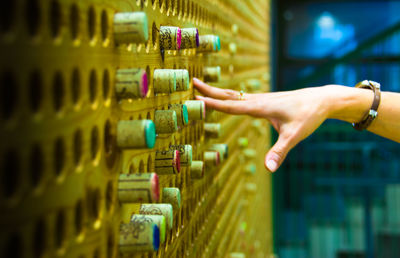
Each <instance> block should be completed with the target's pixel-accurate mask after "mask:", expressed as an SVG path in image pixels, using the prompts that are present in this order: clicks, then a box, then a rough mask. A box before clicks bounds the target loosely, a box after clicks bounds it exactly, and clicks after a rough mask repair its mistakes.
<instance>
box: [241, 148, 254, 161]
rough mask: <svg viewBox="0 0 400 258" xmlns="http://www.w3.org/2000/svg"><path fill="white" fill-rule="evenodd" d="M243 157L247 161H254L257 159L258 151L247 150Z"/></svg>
mask: <svg viewBox="0 0 400 258" xmlns="http://www.w3.org/2000/svg"><path fill="white" fill-rule="evenodd" d="M243 155H244V157H245V158H246V159H254V158H255V157H257V151H256V150H255V149H249V148H248V149H245V150H244V151H243Z"/></svg>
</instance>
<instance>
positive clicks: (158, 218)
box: [131, 214, 166, 243]
mask: <svg viewBox="0 0 400 258" xmlns="http://www.w3.org/2000/svg"><path fill="white" fill-rule="evenodd" d="M131 221H139V222H140V221H151V222H153V223H154V224H156V225H157V227H158V228H159V230H160V234H159V237H160V242H161V243H164V242H165V231H166V222H165V217H164V216H163V215H142V214H133V215H132V217H131Z"/></svg>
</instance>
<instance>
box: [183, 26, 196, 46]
mask: <svg viewBox="0 0 400 258" xmlns="http://www.w3.org/2000/svg"><path fill="white" fill-rule="evenodd" d="M199 44H200V42H199V30H198V29H197V28H185V29H182V44H181V49H187V48H197V47H198V46H199Z"/></svg>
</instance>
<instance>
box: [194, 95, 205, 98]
mask: <svg viewBox="0 0 400 258" xmlns="http://www.w3.org/2000/svg"><path fill="white" fill-rule="evenodd" d="M196 98H197V99H204V97H203V96H198V95H196Z"/></svg>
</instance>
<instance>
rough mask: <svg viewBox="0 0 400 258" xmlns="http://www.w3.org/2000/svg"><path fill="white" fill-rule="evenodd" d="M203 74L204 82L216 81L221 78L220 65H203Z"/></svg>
mask: <svg viewBox="0 0 400 258" xmlns="http://www.w3.org/2000/svg"><path fill="white" fill-rule="evenodd" d="M203 75H204V81H205V82H218V81H219V80H220V79H221V67H219V66H215V67H204V69H203Z"/></svg>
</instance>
